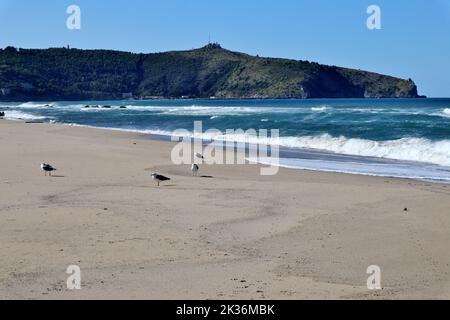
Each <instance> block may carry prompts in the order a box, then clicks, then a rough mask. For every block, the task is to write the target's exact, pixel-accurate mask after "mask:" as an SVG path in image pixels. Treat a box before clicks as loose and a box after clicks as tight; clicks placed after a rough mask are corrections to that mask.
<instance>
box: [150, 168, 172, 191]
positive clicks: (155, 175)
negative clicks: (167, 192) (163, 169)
mask: <svg viewBox="0 0 450 320" xmlns="http://www.w3.org/2000/svg"><path fill="white" fill-rule="evenodd" d="M152 179H153V180H155V181H156V182H157V183H158V187H159V184H160V183H161V182H164V181H169V180H170V178H167V177H165V176H163V175H162V174H159V173H157V172H155V173H152Z"/></svg>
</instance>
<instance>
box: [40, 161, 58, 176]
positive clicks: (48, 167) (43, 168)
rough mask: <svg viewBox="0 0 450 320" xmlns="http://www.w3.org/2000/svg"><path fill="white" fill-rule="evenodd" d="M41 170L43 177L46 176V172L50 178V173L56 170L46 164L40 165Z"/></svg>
mask: <svg viewBox="0 0 450 320" xmlns="http://www.w3.org/2000/svg"><path fill="white" fill-rule="evenodd" d="M41 170H42V171H44V173H45V176H47V172H48V174H49V176H50V177H51V176H52V172H53V171H56V168H54V167H52V166H51V165H49V164H48V163H41Z"/></svg>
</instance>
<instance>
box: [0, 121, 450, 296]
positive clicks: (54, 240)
mask: <svg viewBox="0 0 450 320" xmlns="http://www.w3.org/2000/svg"><path fill="white" fill-rule="evenodd" d="M0 145H1V150H2V151H1V152H2V157H0V173H1V175H0V229H1V230H0V237H1V238H0V251H1V252H2V256H3V257H5V258H4V259H2V261H1V262H0V274H1V276H0V277H1V278H0V299H17V298H19V299H21V298H22V299H128V298H130V299H318V298H319V299H320V298H324V299H353V298H357V299H358V298H359V299H378V298H391V299H403V298H412V299H415V298H426V299H428V298H438V299H445V298H449V297H450V284H449V283H450V282H449V280H450V275H449V274H448V266H449V265H450V257H449V256H448V254H447V253H446V251H447V248H448V245H449V244H450V236H449V235H448V229H449V227H450V216H449V215H448V208H449V207H450V188H449V186H448V185H445V184H434V183H429V182H423V181H415V180H407V179H396V178H384V177H369V176H362V175H358V176H357V175H349V174H343V173H326V172H319V171H302V170H294V169H285V168H280V171H279V173H278V174H277V175H275V176H267V177H264V176H261V175H260V171H259V169H260V168H261V166H260V165H245V166H244V165H240V166H239V165H214V166H206V165H205V166H201V169H200V170H201V171H200V173H201V175H203V176H208V177H210V178H193V177H192V173H191V172H190V170H189V166H187V165H183V166H176V165H174V164H172V163H171V160H170V152H171V149H172V147H173V145H174V143H172V142H168V141H162V140H155V139H149V138H148V137H147V136H145V135H143V134H138V133H130V132H123V131H114V130H103V129H94V128H85V127H81V126H80V127H79V126H67V125H56V124H46V123H35V124H27V123H24V122H20V121H6V120H0ZM42 162H49V163H51V164H52V165H54V166H56V167H57V168H58V171H57V172H56V173H55V176H54V177H53V178H49V177H44V175H43V173H42V172H41V171H40V170H39V165H40V163H42ZM153 171H158V172H160V173H162V174H165V175H168V176H169V177H171V178H172V181H170V182H168V183H166V184H163V185H162V187H161V188H156V187H155V185H154V183H153V182H152V181H151V179H150V172H153ZM69 265H79V266H80V268H81V270H82V279H83V280H82V290H79V291H77V290H76V291H71V290H67V288H66V279H67V277H68V275H67V274H66V273H65V271H66V269H67V267H68V266H69ZM371 265H378V266H380V268H381V271H382V286H383V290H381V291H370V290H368V289H367V287H366V280H367V277H368V275H367V274H366V270H367V267H369V266H371Z"/></svg>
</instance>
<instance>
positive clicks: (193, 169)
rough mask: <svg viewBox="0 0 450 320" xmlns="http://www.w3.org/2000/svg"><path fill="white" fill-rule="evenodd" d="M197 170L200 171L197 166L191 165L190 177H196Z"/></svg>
mask: <svg viewBox="0 0 450 320" xmlns="http://www.w3.org/2000/svg"><path fill="white" fill-rule="evenodd" d="M198 170H200V168H199V166H198V165H197V164H195V163H194V164H193V165H192V166H191V171H192V176H193V177H196V176H197V175H198Z"/></svg>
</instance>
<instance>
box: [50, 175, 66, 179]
mask: <svg viewBox="0 0 450 320" xmlns="http://www.w3.org/2000/svg"><path fill="white" fill-rule="evenodd" d="M65 177H66V176H60V175H56V176H50V178H65Z"/></svg>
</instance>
